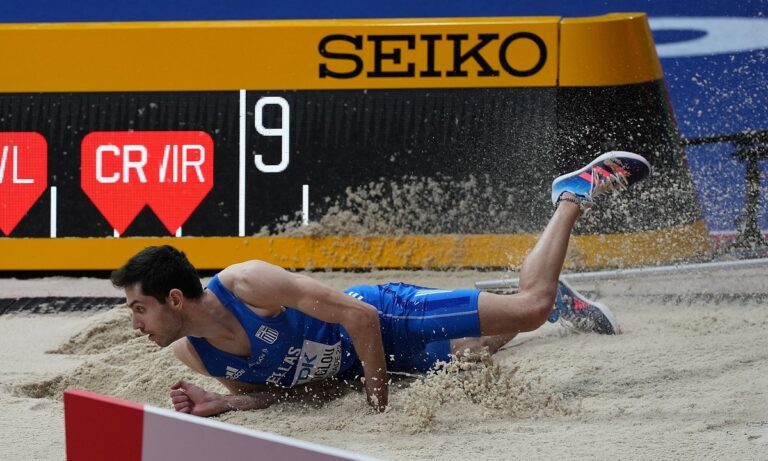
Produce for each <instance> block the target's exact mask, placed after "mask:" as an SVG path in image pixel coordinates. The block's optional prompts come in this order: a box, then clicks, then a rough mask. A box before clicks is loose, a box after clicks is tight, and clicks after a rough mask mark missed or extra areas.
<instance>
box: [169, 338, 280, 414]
mask: <svg viewBox="0 0 768 461" xmlns="http://www.w3.org/2000/svg"><path fill="white" fill-rule="evenodd" d="M172 348H173V353H174V354H175V355H176V357H177V358H178V359H179V360H181V361H182V362H183V363H184V364H185V365H187V366H188V367H189V368H190V369H191V370H193V371H196V372H198V373H200V374H202V375H205V376H210V375H209V374H208V371H207V370H206V369H205V365H203V362H202V361H201V360H200V357H199V356H198V355H197V352H195V349H194V347H192V344H190V342H189V340H188V339H187V338H181V339H179V340H178V341H176V342H175V343H173V346H172ZM216 379H217V380H218V381H219V382H221V383H222V384H223V385H224V387H226V388H227V389H228V390H229V391H230V392H231V394H232V395H223V394H218V393H216V392H210V391H206V390H205V389H203V388H202V387H200V386H196V385H194V384H192V383H189V382H187V381H184V380H180V381H178V382H176V384H174V385H173V386H171V392H170V395H171V403H173V408H174V409H176V411H179V412H181V413H188V414H191V415H195V416H213V415H218V414H219V413H224V412H225V411H230V410H259V409H262V408H267V407H268V406H270V405H272V404H273V403H275V402H277V401H278V400H279V399H280V394H285V391H284V390H282V392H280V391H281V390H278V389H275V388H270V387H268V386H262V385H258V384H250V383H244V382H240V381H231V380H228V379H220V378H216Z"/></svg>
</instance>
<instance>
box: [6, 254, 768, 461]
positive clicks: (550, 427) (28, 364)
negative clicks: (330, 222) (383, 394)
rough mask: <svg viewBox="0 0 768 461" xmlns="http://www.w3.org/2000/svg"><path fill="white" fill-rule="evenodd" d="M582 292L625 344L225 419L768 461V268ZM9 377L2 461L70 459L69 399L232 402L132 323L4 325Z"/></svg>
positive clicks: (109, 318)
mask: <svg viewBox="0 0 768 461" xmlns="http://www.w3.org/2000/svg"><path fill="white" fill-rule="evenodd" d="M312 275H313V276H315V277H317V278H319V279H321V280H324V281H325V282H327V283H329V284H330V285H332V286H335V287H337V288H344V287H346V286H350V285H353V284H359V283H381V282H386V281H393V280H403V281H407V282H411V283H416V284H422V285H426V286H435V287H441V288H442V287H444V288H460V287H464V288H466V287H471V286H473V284H474V282H475V281H477V280H486V279H494V278H501V277H504V276H509V275H510V274H502V273H490V272H475V271H456V272H430V271H417V272H370V273H354V274H347V273H314V274H312ZM512 275H513V274H512ZM576 286H577V287H578V288H580V289H582V290H584V291H588V292H590V293H593V294H595V295H596V296H597V297H599V298H600V299H601V300H602V301H604V302H605V303H607V304H608V305H609V306H611V307H612V309H613V310H614V311H615V313H616V315H617V317H618V318H619V321H620V322H621V324H622V325H623V328H624V334H622V335H620V336H610V337H609V336H598V335H591V334H590V335H586V334H582V335H579V334H572V333H569V332H567V331H566V330H564V329H562V328H558V327H556V326H554V325H549V324H547V325H545V326H544V327H542V328H541V329H540V330H538V331H536V332H534V333H531V334H525V335H521V336H520V337H518V338H516V339H515V340H514V341H513V342H512V343H510V344H509V345H508V346H507V347H506V348H505V349H503V350H502V351H501V352H499V353H498V354H497V355H496V356H494V357H493V360H486V361H485V362H480V363H479V364H475V365H466V364H465V365H463V366H459V365H453V366H449V367H447V368H446V369H444V370H442V371H439V372H437V373H435V374H432V375H430V376H427V377H426V378H424V377H417V378H415V377H405V378H399V379H397V380H395V381H393V383H392V385H391V389H392V391H391V400H390V402H391V406H390V408H389V410H388V411H387V412H386V413H384V414H373V412H372V411H371V410H369V409H368V407H367V405H366V403H365V399H364V397H363V395H362V394H361V391H360V390H359V389H354V388H353V389H349V390H343V389H342V391H341V392H340V393H341V395H340V396H337V397H334V398H327V397H324V398H319V397H318V398H315V397H314V396H313V395H311V394H310V395H307V396H306V397H305V398H303V399H298V398H294V399H291V400H289V401H287V402H284V403H281V404H278V405H275V406H274V407H272V408H269V409H266V410H261V411H251V412H236V413H228V414H224V415H221V416H220V417H219V419H220V420H221V421H225V422H229V423H234V424H240V425H243V426H247V427H251V428H254V429H259V430H264V431H269V432H274V433H278V434H281V435H287V436H291V437H296V438H299V439H303V440H308V441H312V442H317V443H321V444H326V445H330V446H334V447H339V448H344V449H348V450H352V451H357V452H361V453H365V454H368V455H372V456H374V457H378V458H382V459H403V460H405V459H471V458H473V457H481V458H483V459H510V458H547V459H550V458H556V457H560V456H562V457H567V458H568V459H572V458H581V459H584V458H590V459H592V458H598V459H608V458H617V457H619V458H635V459H637V458H641V459H658V458H667V459H669V458H694V459H700V458H708V459H719V458H728V459H766V458H765V457H766V453H768V315H767V314H768V270H766V268H765V267H759V268H748V269H746V268H744V269H731V270H707V271H701V272H696V273H686V274H675V275H669V274H665V275H663V276H649V275H644V276H633V277H631V278H618V279H615V280H608V281H600V282H591V283H590V282H581V283H578V284H576ZM0 293H2V294H3V297H12V296H44V295H72V296H74V295H90V296H119V293H118V292H116V291H114V290H113V289H112V288H111V287H110V286H109V283H108V282H107V281H103V280H92V279H62V278H53V279H41V280H32V281H30V280H23V281H19V280H0ZM0 363H2V368H1V369H0V405H1V406H2V409H3V411H2V412H0V428H1V429H2V430H0V446H2V447H3V448H2V452H3V454H2V456H1V457H2V458H4V459H62V458H64V418H63V409H62V400H61V399H62V392H63V391H64V389H66V388H77V389H87V390H91V391H95V392H100V393H103V394H107V395H111V396H115V397H119V398H124V399H129V400H134V401H139V402H144V403H149V404H152V405H157V406H161V407H170V403H169V400H168V397H167V393H168V387H169V386H170V385H171V384H172V383H173V382H175V381H176V380H177V379H179V378H183V377H186V378H191V379H192V380H193V381H194V382H197V383H200V384H202V385H204V386H206V387H208V388H210V389H221V388H220V387H218V386H217V384H216V383H215V382H214V381H213V380H210V379H206V378H202V377H194V376H193V375H192V373H190V372H188V371H187V370H185V369H184V367H183V366H181V365H179V364H178V363H176V361H175V359H174V358H173V357H172V356H171V353H170V351H169V350H167V349H158V348H157V347H156V346H155V345H154V344H153V343H150V342H149V341H148V340H147V339H146V338H143V337H136V336H135V335H134V334H133V333H132V332H131V331H130V322H129V317H128V312H127V310H126V309H114V310H111V311H102V312H99V313H90V314H89V313H79V314H42V315H41V314H34V315H31V314H12V315H3V316H0ZM460 368H464V370H461V371H460V370H459V369H460ZM169 443H173V442H172V441H169Z"/></svg>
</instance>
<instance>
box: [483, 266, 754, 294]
mask: <svg viewBox="0 0 768 461" xmlns="http://www.w3.org/2000/svg"><path fill="white" fill-rule="evenodd" d="M766 265H768V258H761V259H744V260H740V261H716V262H711V263H700V264H680V265H674V266H657V267H641V268H638V269H617V270H610V271H596V272H575V273H573V274H560V278H563V279H565V280H567V281H569V282H576V281H579V280H606V279H614V278H616V277H625V276H628V275H657V274H665V273H678V272H688V271H697V270H703V269H734V268H737V267H755V266H766ZM519 284H520V279H519V278H512V279H498V280H483V281H480V282H475V288H477V289H478V290H493V289H497V288H517V287H518V285H519Z"/></svg>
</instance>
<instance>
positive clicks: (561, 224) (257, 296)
mask: <svg viewBox="0 0 768 461" xmlns="http://www.w3.org/2000/svg"><path fill="white" fill-rule="evenodd" d="M649 172H650V165H649V164H648V162H647V161H646V160H645V159H644V158H643V157H641V156H639V155H637V154H632V153H629V152H608V153H606V154H603V155H601V156H599V157H597V158H596V159H595V160H594V161H592V162H591V163H590V164H589V165H587V166H585V167H584V168H582V169H580V170H578V171H574V172H572V173H569V174H566V175H563V176H560V177H558V178H557V179H555V180H554V182H553V183H552V203H553V204H554V206H555V212H554V215H553V216H552V218H551V219H550V221H549V223H548V224H547V226H546V228H545V229H544V232H543V233H542V235H541V237H540V238H539V240H538V242H537V243H536V245H535V246H534V248H533V250H532V251H531V253H530V254H529V255H528V256H527V257H526V259H525V261H524V263H523V267H522V270H521V272H520V283H519V291H518V293H516V294H512V295H499V294H493V293H487V292H480V291H478V290H454V291H450V290H435V289H428V288H423V287H417V286H413V285H407V284H403V283H390V284H386V285H378V286H355V287H352V288H349V289H347V290H345V291H344V292H341V291H336V290H334V289H331V288H330V287H328V286H325V285H323V284H322V283H320V282H318V281H315V280H313V279H312V278H310V277H307V276H305V275H301V274H295V273H291V272H287V271H285V270H283V269H281V268H279V267H276V266H273V265H271V264H268V263H265V262H262V261H247V262H244V263H240V264H235V265H232V266H229V267H227V268H226V269H224V270H222V271H221V272H219V273H218V274H217V275H216V276H214V277H213V279H212V280H211V281H210V283H209V284H208V286H207V288H206V289H205V290H203V288H202V285H201V282H200V279H199V277H198V275H197V272H196V271H195V268H194V267H192V265H191V264H190V263H189V261H188V260H187V258H186V257H185V256H184V254H183V253H181V252H179V251H178V250H176V249H174V248H172V247H170V246H162V247H149V248H146V249H144V250H142V251H141V252H139V253H138V254H136V255H135V256H133V257H132V258H131V259H130V260H129V261H128V262H127V263H126V264H125V265H124V266H123V267H121V268H120V269H118V270H116V271H114V272H113V273H112V283H113V284H114V285H115V286H117V287H120V288H124V289H125V294H126V302H127V304H128V307H129V308H130V309H131V314H132V326H133V328H135V329H138V330H140V331H141V332H142V333H143V334H147V335H149V339H150V340H151V341H154V342H155V343H157V344H158V345H160V346H161V347H165V346H168V345H172V347H173V352H174V353H175V354H176V356H177V357H178V358H179V360H181V361H182V362H184V363H185V364H186V365H187V366H189V368H191V369H192V370H194V371H196V372H198V373H201V374H204V375H207V376H213V377H215V378H217V379H218V380H219V381H221V382H222V383H223V384H224V386H226V387H227V389H229V390H230V392H231V394H230V395H222V394H217V393H214V392H208V391H205V390H204V389H202V388H200V387H198V386H194V385H192V384H190V383H187V382H185V381H179V382H177V383H176V384H174V385H173V387H172V388H171V393H170V394H171V400H172V402H173V405H174V407H175V409H176V410H177V411H180V412H183V413H190V414H193V415H199V416H210V415H215V414H218V413H222V412H225V411H228V410H250V409H258V408H266V407H267V406H269V405H271V404H272V403H274V402H276V401H277V400H278V395H284V394H285V392H284V389H285V388H290V387H294V386H299V385H304V384H306V383H309V382H310V381H315V380H321V379H325V378H331V377H334V376H336V377H341V378H346V377H349V378H355V377H363V383H364V384H363V385H364V388H365V393H366V396H367V399H368V402H369V403H370V404H371V405H372V406H373V407H374V408H375V409H376V410H378V411H383V410H384V409H385V408H386V406H387V382H388V378H387V370H390V371H398V370H420V371H426V370H428V369H429V368H430V367H432V366H433V365H434V364H435V362H436V361H438V360H448V359H449V354H451V353H454V354H455V353H459V352H461V351H464V350H467V349H469V350H470V351H479V350H480V349H481V348H483V347H487V348H488V349H489V351H490V352H491V353H493V352H495V351H496V350H498V349H499V348H500V347H501V346H503V345H504V344H506V343H507V342H508V341H509V340H511V339H512V338H513V337H514V336H515V335H516V334H517V333H519V332H523V331H532V330H535V329H537V328H538V327H539V326H541V325H542V324H543V323H544V322H545V321H547V319H548V318H550V319H552V318H553V317H556V316H557V315H560V316H562V317H565V318H568V319H570V320H574V321H575V322H574V323H579V321H582V322H581V323H582V324H584V323H586V324H589V327H590V328H591V329H593V330H595V331H598V332H601V333H608V334H613V333H618V325H617V324H616V321H615V319H614V318H613V316H612V315H611V314H610V311H608V310H607V308H605V306H602V305H599V304H598V303H592V302H590V301H588V300H586V299H584V298H583V297H581V296H580V295H579V293H578V292H576V291H575V290H572V289H571V288H570V287H568V286H567V285H563V284H562V283H561V284H558V276H559V274H560V270H561V268H562V265H563V261H564V259H565V253H566V249H567V247H568V239H569V236H570V233H571V229H572V227H573V225H574V223H575V222H576V220H577V219H578V218H579V216H580V215H581V214H582V212H583V211H584V210H586V209H587V208H589V207H590V206H591V205H592V203H593V200H594V199H596V198H597V197H599V196H600V195H603V194H604V193H606V192H607V191H613V190H617V189H623V188H626V187H627V186H629V185H631V184H633V183H635V182H637V181H639V180H641V179H643V178H644V177H646V176H647V175H648V174H649ZM553 305H556V309H555V310H554V311H553ZM553 314H554V315H553ZM280 389H283V391H281V392H278V390H280Z"/></svg>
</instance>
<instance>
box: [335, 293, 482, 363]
mask: <svg viewBox="0 0 768 461" xmlns="http://www.w3.org/2000/svg"><path fill="white" fill-rule="evenodd" d="M344 292H345V293H347V294H348V295H350V296H353V297H355V298H358V299H360V300H362V301H364V302H366V303H368V304H371V305H372V306H374V307H375V308H376V309H377V310H378V311H379V318H380V322H381V334H382V340H383V342H384V353H385V354H386V356H387V367H388V369H389V370H391V371H407V370H417V371H427V370H429V369H430V368H432V366H433V365H434V364H435V362H436V361H438V360H443V361H447V360H449V359H450V356H449V354H450V353H451V345H450V340H451V339H455V338H465V337H478V336H480V317H479V315H478V312H477V299H478V296H479V295H480V291H479V290H438V289H433V288H425V287H420V286H416V285H408V284H405V283H388V284H386V285H359V286H354V287H351V288H348V289H347V290H344Z"/></svg>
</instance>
